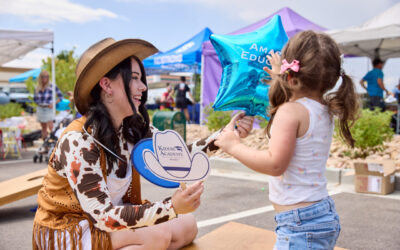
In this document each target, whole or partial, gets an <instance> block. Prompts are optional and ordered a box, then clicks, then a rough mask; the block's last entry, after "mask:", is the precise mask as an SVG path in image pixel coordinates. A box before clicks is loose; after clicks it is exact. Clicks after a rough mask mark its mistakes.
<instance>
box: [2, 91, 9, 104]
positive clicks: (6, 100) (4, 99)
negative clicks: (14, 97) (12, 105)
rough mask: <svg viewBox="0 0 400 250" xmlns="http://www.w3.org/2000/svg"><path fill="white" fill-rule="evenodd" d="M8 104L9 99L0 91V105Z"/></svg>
mask: <svg viewBox="0 0 400 250" xmlns="http://www.w3.org/2000/svg"><path fill="white" fill-rule="evenodd" d="M9 102H10V97H8V95H7V94H6V93H4V92H2V91H0V104H6V103H9Z"/></svg>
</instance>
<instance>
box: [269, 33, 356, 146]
mask: <svg viewBox="0 0 400 250" xmlns="http://www.w3.org/2000/svg"><path fill="white" fill-rule="evenodd" d="M340 55H341V53H340V50H339V47H338V45H337V44H336V42H335V41H334V40H333V39H332V38H331V37H329V36H328V35H326V34H321V33H316V32H314V31H311V30H308V31H303V32H300V33H297V34H296V35H295V36H294V37H292V38H291V39H290V40H289V42H288V43H287V44H286V46H285V47H284V48H283V50H282V59H286V60H287V61H288V62H289V63H290V62H292V61H293V60H298V61H299V62H300V70H299V71H298V72H294V71H292V70H289V71H288V72H287V73H284V74H281V75H278V76H276V77H274V78H273V81H272V84H271V88H270V90H269V100H270V104H271V105H270V110H269V114H270V116H271V120H270V122H269V123H268V127H267V133H268V136H270V129H271V124H272V122H273V119H274V116H275V114H276V111H277V110H278V108H279V106H280V105H282V104H283V103H285V102H288V101H289V99H290V97H291V95H292V94H291V89H290V87H289V84H288V79H287V78H288V74H290V76H291V81H293V85H294V86H299V89H300V90H301V91H315V90H317V91H319V92H320V93H321V97H322V98H323V100H324V102H325V103H326V104H327V106H328V108H329V112H330V114H332V115H335V116H337V117H338V121H339V127H340V129H339V131H340V136H341V137H342V138H343V139H344V140H345V141H346V142H347V143H348V144H349V145H351V146H352V147H354V139H353V137H352V135H351V132H350V127H351V126H352V125H353V123H354V121H355V120H356V119H357V114H358V97H357V94H356V92H355V89H354V83H353V81H352V79H351V78H350V77H349V76H348V75H346V74H345V73H344V71H342V69H341V57H340ZM340 76H341V77H342V83H341V85H340V87H339V89H338V90H337V91H335V92H331V93H328V94H327V91H329V90H331V89H332V88H334V87H335V85H336V82H337V81H338V79H339V77H340Z"/></svg>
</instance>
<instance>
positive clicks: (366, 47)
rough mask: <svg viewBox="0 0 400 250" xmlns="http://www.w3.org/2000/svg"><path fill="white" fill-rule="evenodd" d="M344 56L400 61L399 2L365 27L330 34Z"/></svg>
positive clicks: (398, 107)
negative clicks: (398, 59)
mask: <svg viewBox="0 0 400 250" xmlns="http://www.w3.org/2000/svg"><path fill="white" fill-rule="evenodd" d="M326 33H328V34H329V35H330V36H331V37H332V38H333V39H335V41H336V42H337V43H338V44H339V47H340V49H341V50H342V52H343V53H344V54H348V55H356V56H366V57H369V58H370V59H374V58H380V59H382V60H384V61H386V60H387V59H389V58H396V57H397V58H400V3H397V4H395V5H393V6H392V7H391V8H389V9H387V10H386V11H384V12H382V13H381V14H379V15H377V16H375V17H373V18H372V19H370V20H368V21H367V22H365V23H364V24H362V25H360V26H357V27H350V28H347V29H343V30H330V31H327V32H326ZM397 111H398V112H397V123H396V133H397V134H398V133H399V126H400V115H399V114H400V104H398V105H397Z"/></svg>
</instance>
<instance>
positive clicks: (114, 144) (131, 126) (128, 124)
mask: <svg viewBox="0 0 400 250" xmlns="http://www.w3.org/2000/svg"><path fill="white" fill-rule="evenodd" d="M131 58H133V59H134V60H136V61H137V63H138V64H139V67H140V70H141V73H142V77H141V81H142V82H143V83H144V84H145V85H146V91H144V92H142V98H141V104H140V106H139V114H138V113H137V111H136V108H135V105H134V104H133V101H132V99H131V95H130V88H129V83H130V81H131V79H132V65H131ZM119 74H120V75H121V77H122V81H123V83H124V89H125V93H126V96H127V98H128V101H129V104H130V106H131V108H132V110H133V115H131V116H128V117H126V118H124V120H123V121H122V134H123V137H124V138H125V139H126V140H127V141H128V142H130V143H132V144H135V143H137V142H138V141H139V140H141V139H142V138H144V137H145V136H146V135H147V133H148V131H149V124H150V119H149V115H148V113H147V110H146V107H145V103H146V101H147V81H146V73H145V70H144V67H143V64H142V62H141V61H140V60H139V59H138V58H137V57H135V56H131V57H128V58H126V59H125V60H123V61H122V62H120V63H119V64H118V65H117V66H115V67H114V68H113V69H111V70H110V71H109V72H108V73H107V74H106V75H105V77H108V78H110V79H111V80H114V79H116V78H117V77H118V75H119ZM100 94H101V87H100V84H96V86H95V87H94V88H93V89H92V91H91V93H90V95H91V96H92V98H93V102H92V103H91V104H90V105H89V110H88V112H87V113H86V115H87V120H86V123H85V125H84V126H85V128H86V129H88V128H89V127H90V128H91V129H92V131H93V136H94V138H96V139H97V140H99V141H100V142H101V143H102V144H103V145H104V146H106V147H107V148H108V149H110V150H111V151H113V152H114V153H116V154H117V155H120V151H121V149H120V148H119V139H118V136H117V131H116V130H115V128H114V126H113V123H112V120H111V116H110V114H109V113H108V111H107V108H106V106H105V105H104V104H103V102H102V101H101V95H100ZM104 152H105V153H106V155H107V161H108V162H109V166H112V164H110V163H113V162H116V161H117V158H116V157H115V156H113V155H112V154H111V153H109V152H108V151H107V150H105V151H104ZM126 160H129V159H126ZM108 171H111V169H108Z"/></svg>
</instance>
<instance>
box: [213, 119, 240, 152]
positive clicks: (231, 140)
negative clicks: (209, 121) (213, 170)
mask: <svg viewBox="0 0 400 250" xmlns="http://www.w3.org/2000/svg"><path fill="white" fill-rule="evenodd" d="M232 120H233V119H232ZM239 143H240V136H239V132H238V130H236V129H235V125H234V123H232V122H230V123H229V124H228V125H226V127H225V128H224V129H223V130H222V132H221V134H220V135H218V137H217V139H216V140H215V142H214V144H215V145H216V146H218V147H219V148H221V149H222V150H223V151H225V152H226V153H228V154H229V152H230V150H231V149H232V148H233V147H234V146H235V145H237V144H239Z"/></svg>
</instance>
